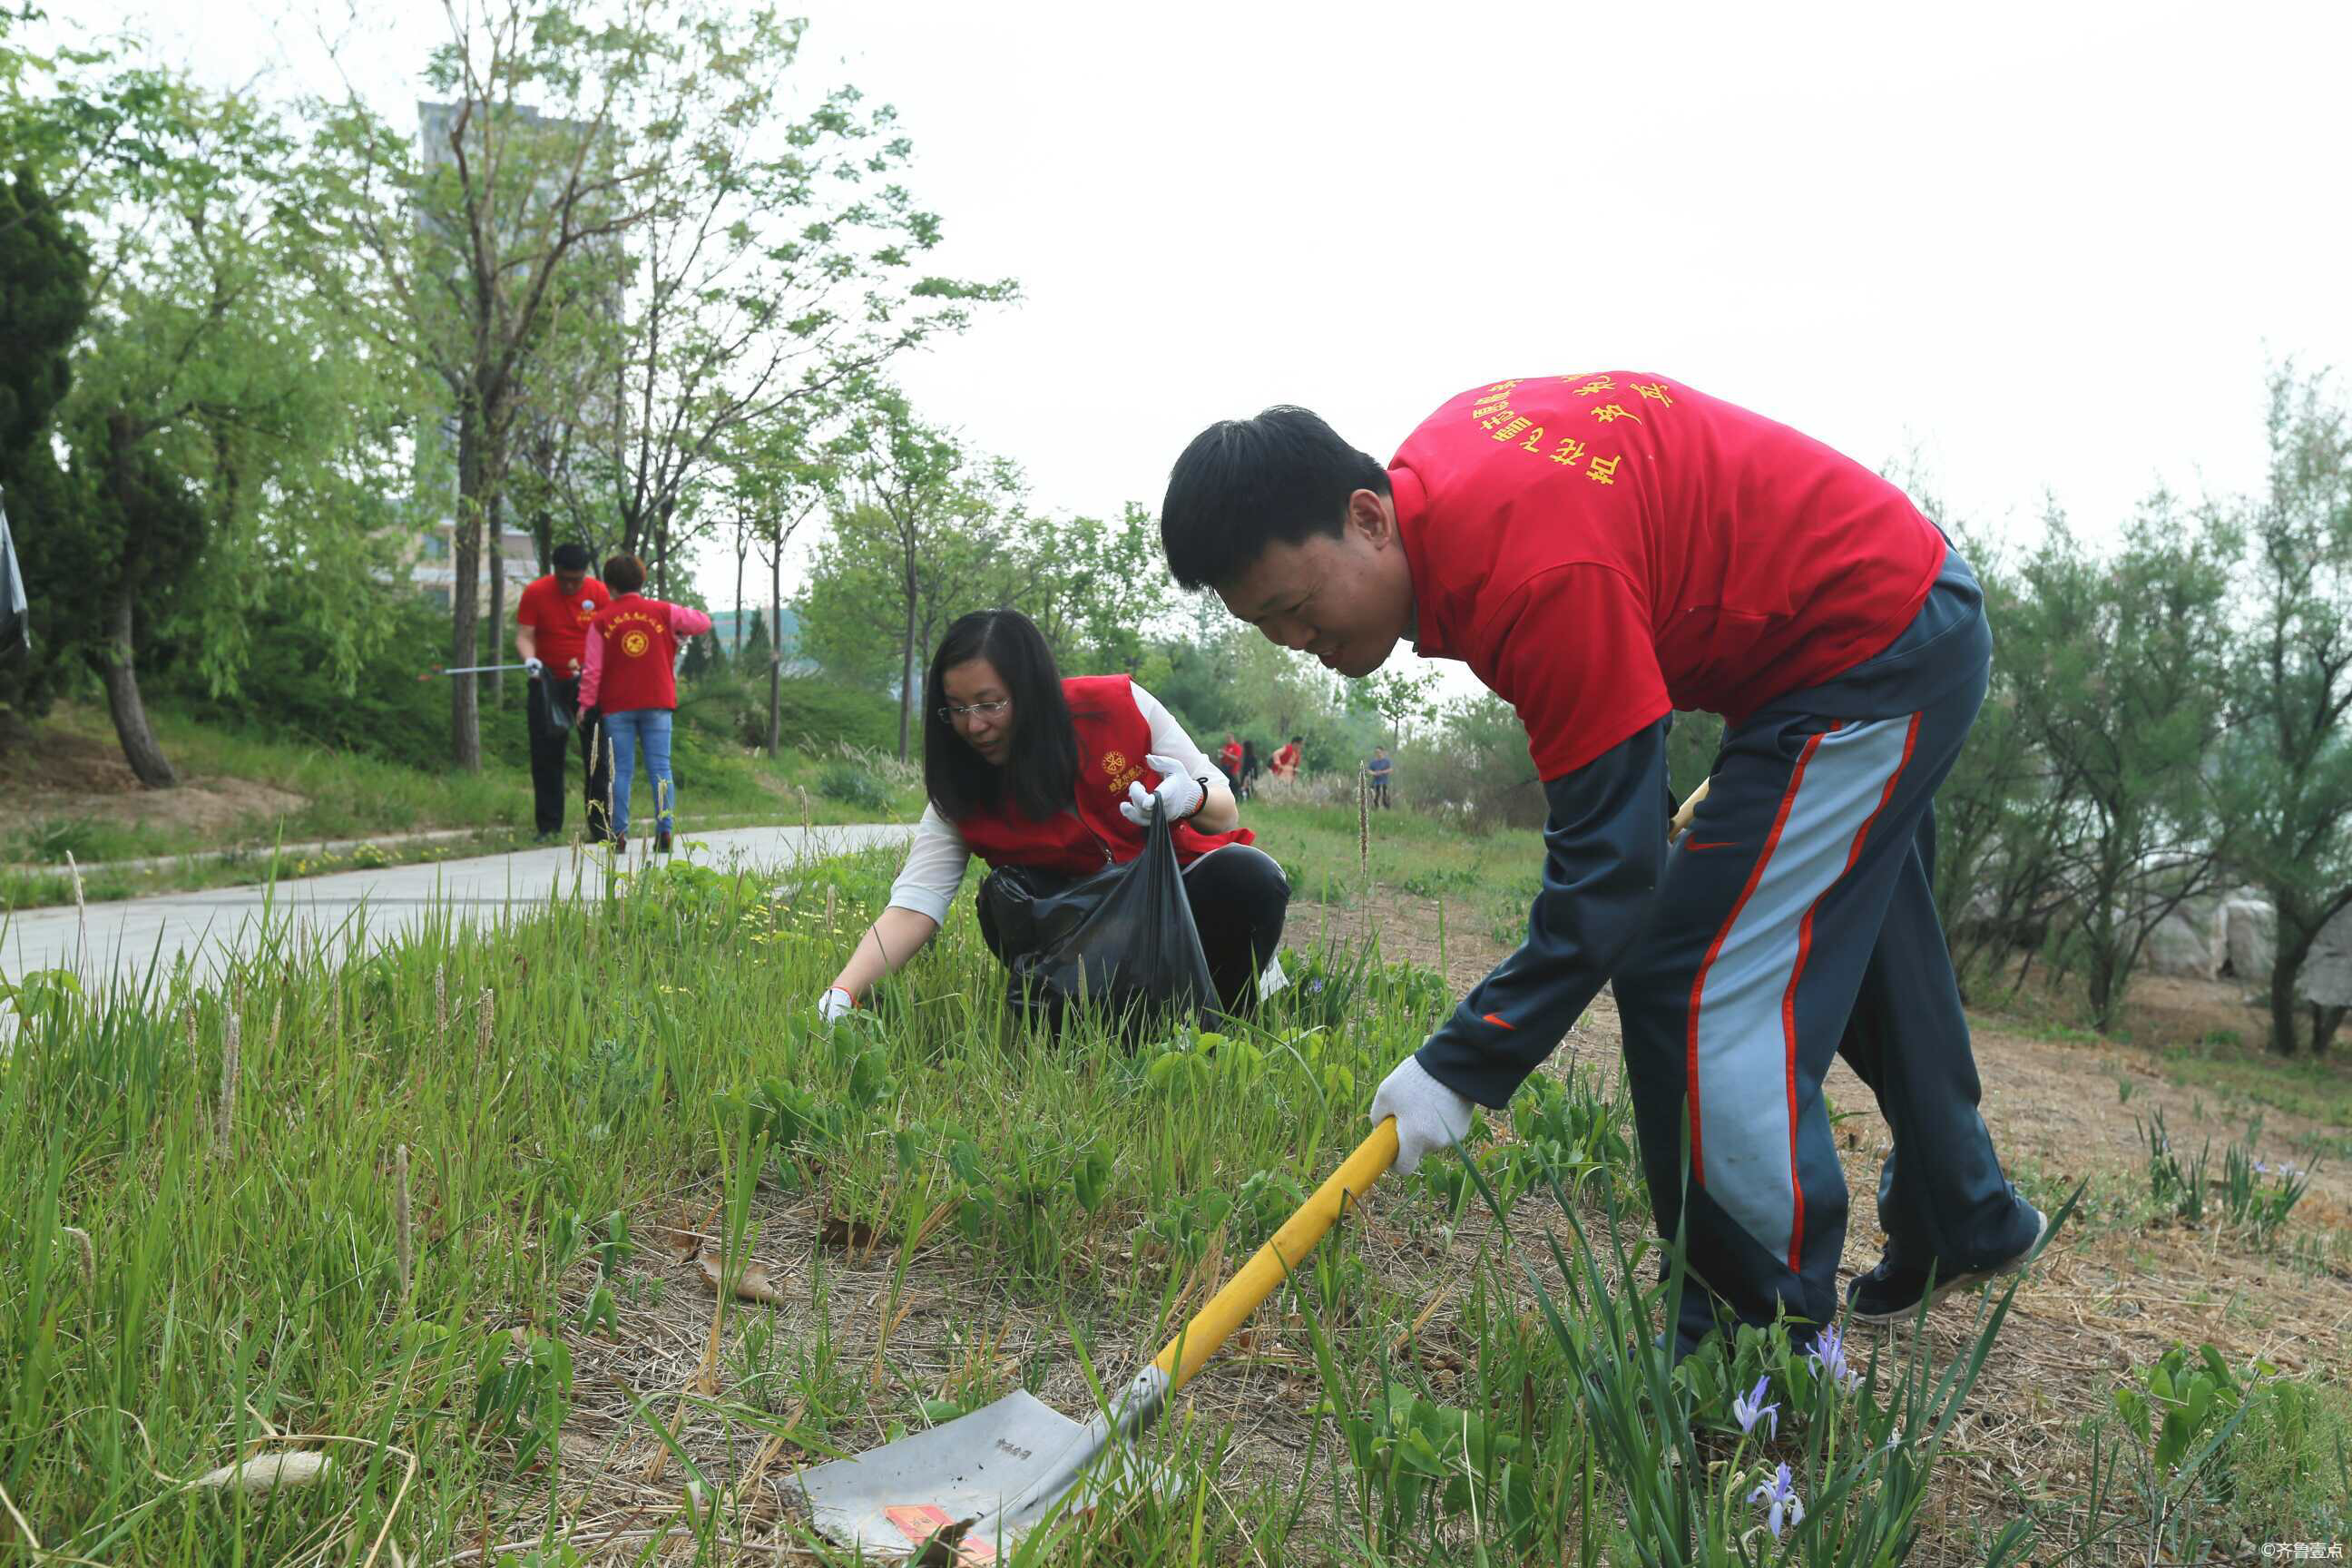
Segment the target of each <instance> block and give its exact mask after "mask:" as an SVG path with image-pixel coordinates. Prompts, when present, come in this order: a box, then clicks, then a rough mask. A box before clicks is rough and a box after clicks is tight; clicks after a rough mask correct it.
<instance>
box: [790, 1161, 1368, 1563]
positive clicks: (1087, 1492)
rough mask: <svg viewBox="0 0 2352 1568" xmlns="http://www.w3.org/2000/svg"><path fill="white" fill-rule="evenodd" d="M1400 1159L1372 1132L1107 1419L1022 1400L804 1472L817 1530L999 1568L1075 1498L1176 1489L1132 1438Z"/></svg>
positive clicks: (875, 1548) (867, 1544) (928, 1557)
mask: <svg viewBox="0 0 2352 1568" xmlns="http://www.w3.org/2000/svg"><path fill="white" fill-rule="evenodd" d="M1396 1152H1397V1133H1396V1120H1395V1118H1393V1117H1391V1118H1390V1119H1388V1120H1387V1121H1382V1122H1381V1124H1380V1125H1379V1126H1378V1127H1375V1128H1374V1129H1372V1134H1371V1136H1370V1137H1369V1138H1367V1139H1365V1140H1364V1141H1363V1142H1362V1143H1361V1144H1360V1145H1359V1146H1358V1148H1357V1150H1356V1152H1354V1153H1352V1154H1350V1155H1349V1156H1348V1158H1347V1161H1346V1162H1345V1163H1343V1164H1341V1165H1340V1167H1339V1169H1338V1170H1337V1171H1334V1172H1333V1173H1331V1177H1330V1179H1329V1180H1328V1181H1327V1182H1325V1183H1324V1184H1323V1185H1322V1186H1321V1187H1319V1188H1318V1189H1317V1191H1316V1193H1315V1195H1314V1196H1313V1197H1311V1198H1308V1199H1307V1202H1306V1205H1304V1206H1303V1207H1301V1208H1300V1209H1299V1211H1298V1212H1297V1214H1295V1215H1291V1216H1290V1218H1289V1219H1288V1220H1287V1221H1286V1222H1285V1223H1284V1225H1283V1226H1282V1228H1281V1229H1280V1230H1277V1231H1276V1232H1275V1233H1274V1239H1273V1240H1271V1241H1269V1242H1267V1243H1266V1244H1265V1246H1264V1247H1259V1248H1258V1249H1257V1253H1256V1256H1255V1257H1253V1258H1251V1259H1250V1260H1249V1262H1248V1263H1246V1264H1244V1266H1243V1268H1242V1271H1241V1272H1240V1273H1238V1274H1236V1275H1234V1278H1233V1279H1232V1281H1231V1282H1230V1283H1228V1284H1227V1285H1226V1286H1225V1288H1224V1289H1222V1290H1220V1291H1218V1292H1217V1293H1216V1294H1215V1295H1214V1296H1213V1297H1211V1298H1210V1299H1209V1301H1208V1304H1207V1305H1205V1306H1203V1307H1202V1309H1201V1310H1199V1311H1198V1312H1196V1313H1194V1314H1193V1315H1192V1321H1191V1322H1189V1323H1187V1324H1185V1325H1184V1327H1183V1329H1182V1330H1181V1331H1180V1332H1179V1333H1178V1334H1177V1335H1176V1337H1175V1338H1174V1339H1172V1340H1170V1341H1169V1342H1168V1344H1167V1347H1166V1348H1165V1349H1163V1350H1162V1351H1161V1352H1160V1354H1159V1355H1158V1356H1157V1357H1155V1358H1154V1359H1153V1361H1152V1363H1151V1364H1150V1366H1147V1367H1145V1368H1144V1369H1143V1370H1142V1371H1141V1372H1139V1373H1136V1374H1135V1377H1134V1378H1133V1379H1132V1380H1131V1381H1130V1382H1129V1384H1127V1386H1126V1388H1125V1389H1123V1390H1122V1391H1121V1392H1120V1393H1119V1394H1118V1398H1116V1399H1115V1400H1113V1401H1112V1402H1111V1406H1110V1409H1109V1410H1108V1411H1107V1412H1097V1414H1096V1415H1095V1416H1094V1417H1093V1419H1091V1420H1089V1421H1087V1422H1085V1423H1084V1424H1081V1423H1078V1422H1076V1421H1072V1420H1070V1419H1069V1418H1068V1417H1067V1416H1065V1415H1062V1414H1060V1413H1059V1412H1058V1411H1056V1410H1055V1409H1054V1408H1053V1407H1052V1406H1051V1405H1046V1404H1045V1403H1044V1402H1043V1401H1041V1400H1038V1399H1036V1398H1034V1397H1033V1396H1032V1395H1030V1394H1026V1393H1021V1392H1016V1393H1013V1394H1006V1395H1005V1396H1004V1397H1003V1398H1002V1399H1000V1400H998V1401H997V1402H996V1403H995V1404H993V1405H988V1406H987V1407H985V1408H984V1409H980V1410H975V1411H973V1412H972V1413H971V1415H961V1416H958V1417H957V1418H956V1419H955V1420H953V1421H950V1422H947V1423H946V1424H944V1425H943V1426H934V1427H932V1428H931V1429H930V1430H929V1431H928V1432H918V1433H916V1434H915V1435H914V1436H911V1437H901V1438H900V1439H898V1441H897V1442H895V1443H889V1444H886V1445H884V1446H883V1447H879V1448H876V1449H874V1450H872V1451H871V1452H868V1453H864V1454H859V1455H856V1456H855V1457H854V1458H846V1459H835V1460H834V1461H833V1462H832V1463H830V1464H824V1465H819V1466H817V1467H815V1468H813V1469H809V1470H804V1471H803V1472H802V1473H801V1475H800V1477H799V1486H800V1489H801V1492H802V1495H803V1496H804V1497H806V1498H807V1499H808V1501H809V1507H810V1510H811V1511H812V1513H813V1514H814V1519H815V1523H816V1527H817V1529H818V1530H819V1531H822V1532H823V1533H824V1534H825V1535H827V1536H829V1537H831V1538H832V1539H833V1540H835V1541H837V1542H841V1543H842V1544H843V1545H845V1546H853V1547H856V1548H857V1549H858V1550H859V1551H860V1552H872V1553H874V1554H876V1555H877V1556H885V1557H899V1556H904V1555H906V1554H907V1553H908V1552H919V1554H920V1555H919V1558H918V1560H917V1561H918V1565H919V1568H953V1565H955V1564H958V1563H994V1562H996V1561H997V1559H998V1555H999V1553H1001V1552H1003V1550H1004V1548H1005V1547H1006V1546H1008V1545H1010V1544H1011V1543H1012V1542H1013V1540H1014V1539H1016V1538H1017V1537H1018V1536H1020V1535H1021V1534H1022V1533H1023V1532H1024V1531H1026V1530H1028V1529H1029V1528H1030V1527H1031V1526H1033V1525H1034V1524H1036V1523H1037V1522H1038V1521H1040V1520H1042V1519H1044V1518H1045V1516H1046V1515H1047V1514H1048V1513H1050V1512H1052V1511H1053V1510H1055V1508H1056V1507H1057V1506H1059V1505H1060V1504H1061V1503H1062V1502H1063V1501H1064V1500H1065V1499H1069V1500H1070V1501H1071V1502H1072V1504H1073V1506H1074V1510H1076V1511H1083V1510H1086V1509H1087V1508H1090V1507H1092V1506H1093V1505H1094V1503H1095V1502H1097V1501H1098V1500H1100V1499H1102V1498H1103V1497H1105V1496H1108V1495H1111V1494H1113V1493H1115V1492H1116V1491H1118V1489H1120V1488H1121V1487H1123V1486H1132V1485H1138V1484H1139V1485H1144V1486H1149V1487H1150V1488H1152V1489H1156V1490H1160V1491H1163V1492H1164V1491H1168V1490H1172V1483H1171V1481H1170V1480H1169V1478H1168V1477H1167V1476H1166V1475H1165V1474H1164V1472H1161V1471H1160V1470H1159V1469H1158V1468H1156V1467H1154V1466H1151V1465H1150V1464H1148V1463H1147V1462H1145V1461H1144V1460H1142V1459H1141V1458H1139V1457H1138V1456H1137V1455H1136V1454H1134V1453H1133V1452H1132V1450H1130V1449H1129V1447H1127V1440H1129V1439H1131V1438H1133V1437H1134V1436H1136V1435H1137V1434H1139V1433H1140V1432H1141V1431H1143V1429H1144V1428H1145V1427H1147V1426H1150V1425H1151V1423H1152V1422H1153V1420H1155V1419H1156V1418H1157V1417H1158V1416H1159V1415H1160V1409H1161V1408H1162V1406H1163V1405H1165V1404H1166V1403H1167V1400H1168V1396H1169V1395H1170V1394H1173V1393H1175V1392H1176V1391H1177V1390H1178V1389H1180V1388H1181V1387H1183V1386H1184V1384H1187V1383H1189V1382H1191V1381H1192V1374H1193V1373H1197V1372H1199V1371H1200V1370H1201V1368H1202V1366H1203V1365H1205V1364H1206V1363H1207V1362H1208V1360H1209V1358H1210V1357H1211V1356H1213V1355H1214V1354H1216V1353H1217V1351H1218V1348H1219V1347H1220V1346H1222V1345H1223V1343H1224V1342H1225V1340H1226V1338H1227V1337H1228V1336H1230V1335H1231V1334H1232V1333H1233V1331H1234V1330H1235V1329H1238V1328H1239V1327H1241V1325H1242V1324H1243V1322H1244V1321H1246V1320H1247V1319H1248V1317H1249V1315H1250V1314H1251V1313H1252V1312H1255V1311H1256V1310H1257V1308H1258V1303H1259V1302H1261V1301H1263V1300H1265V1299H1266V1297H1268V1296H1269V1295H1272V1294H1273V1293H1274V1288H1275V1287H1276V1285H1279V1284H1281V1283H1282V1281H1283V1279H1284V1278H1285V1277H1286V1276H1287V1275H1288V1274H1289V1273H1290V1271H1291V1270H1292V1269H1293V1268H1297V1265H1298V1262H1299V1260H1300V1259H1301V1258H1305V1257H1306V1256H1307V1253H1309V1252H1311V1251H1313V1250H1314V1248H1315V1244H1316V1243H1317V1242H1318V1241H1321V1240H1322V1239H1323V1233H1324V1232H1326V1231H1328V1230H1329V1229H1330V1228H1331V1226H1332V1225H1333V1224H1334V1223H1335V1222H1336V1221H1337V1220H1338V1219H1339V1215H1340V1214H1341V1212H1342V1211H1343V1210H1344V1209H1345V1208H1346V1207H1347V1205H1349V1204H1350V1203H1353V1202H1355V1201H1356V1200H1358V1199H1360V1197H1361V1196H1362V1195H1363V1194H1364V1192H1365V1190H1366V1189H1367V1188H1369V1187H1370V1185H1371V1184H1372V1183H1373V1182H1375V1181H1377V1180H1378V1179H1379V1178H1380V1175H1381V1172H1383V1171H1385V1170H1387V1169H1388V1168H1389V1165H1390V1163H1391V1162H1393V1161H1394V1160H1395V1159H1396ZM1114 1448H1116V1450H1117V1454H1116V1457H1115V1458H1113V1460H1112V1461H1111V1462H1110V1463H1109V1464H1107V1465H1105V1466H1103V1467H1101V1469H1100V1471H1099V1472H1097V1473H1095V1474H1092V1475H1089V1474H1088V1471H1089V1469H1090V1468H1093V1467H1094V1466H1095V1462H1096V1460H1097V1458H1101V1457H1102V1456H1103V1455H1104V1454H1105V1453H1106V1452H1107V1451H1108V1450H1112V1449H1114ZM1073 1493H1075V1494H1076V1495H1075V1496H1073Z"/></svg>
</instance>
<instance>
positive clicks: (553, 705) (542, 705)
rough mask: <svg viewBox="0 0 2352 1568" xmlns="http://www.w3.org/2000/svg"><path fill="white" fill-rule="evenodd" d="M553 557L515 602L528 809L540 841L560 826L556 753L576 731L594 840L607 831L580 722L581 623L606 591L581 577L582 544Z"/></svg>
mask: <svg viewBox="0 0 2352 1568" xmlns="http://www.w3.org/2000/svg"><path fill="white" fill-rule="evenodd" d="M552 563H553V565H554V567H555V570H554V571H552V572H551V573H549V574H547V575H546V576H544V577H541V578H540V579H539V580H538V581H537V582H535V583H533V584H530V586H529V587H527V588H525V589H524V590H523V591H522V596H521V597H520V599H518V600H516V601H515V653H516V655H517V657H519V658H521V660H522V661H523V663H524V664H525V665H526V666H528V667H529V669H530V700H529V702H528V703H526V704H525V707H524V712H525V714H526V715H527V721H528V722H529V724H530V793H531V814H532V816H534V817H535V818H536V819H537V822H538V825H539V841H540V842H541V843H542V844H544V843H547V842H548V841H549V840H551V839H552V838H553V837H555V836H556V835H557V834H559V833H562V831H563V754H564V752H565V750H566V744H567V742H569V741H570V740H571V738H572V734H573V733H574V732H577V733H578V735H579V737H580V759H581V765H582V772H583V774H584V775H585V778H586V782H587V796H586V798H587V802H588V841H589V842H590V843H591V844H593V843H595V842H597V841H598V840H600V839H602V838H604V837H606V836H607V827H606V824H605V822H604V746H603V744H602V743H601V742H599V741H598V740H597V739H596V726H595V725H594V724H593V723H590V722H588V721H587V714H586V713H585V712H584V708H585V706H586V705H585V704H583V702H582V701H581V700H580V678H581V676H582V674H583V672H584V671H585V670H586V669H587V668H588V623H589V621H590V619H592V618H593V616H595V614H596V612H597V611H599V610H601V609H603V608H604V606H605V605H609V604H611V603H612V602H613V595H611V594H610V593H609V592H607V591H606V589H605V587H604V584H602V583H599V582H598V581H596V579H595V578H593V577H591V576H590V575H588V549H587V546H585V545H582V544H559V545H557V546H556V547H555V554H554V556H553V558H552Z"/></svg>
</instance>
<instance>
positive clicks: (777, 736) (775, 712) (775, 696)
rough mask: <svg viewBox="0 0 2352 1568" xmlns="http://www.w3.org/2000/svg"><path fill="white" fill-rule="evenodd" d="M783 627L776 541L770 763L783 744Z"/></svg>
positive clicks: (771, 578)
mask: <svg viewBox="0 0 2352 1568" xmlns="http://www.w3.org/2000/svg"><path fill="white" fill-rule="evenodd" d="M735 624H736V626H739V627H740V626H742V624H743V620H742V615H741V612H740V611H739V612H737V615H736V619H735ZM783 624H784V542H783V541H782V540H781V539H779V540H778V541H776V553H775V554H774V556H773V557H772V558H771V559H770V561H769V563H768V756H769V758H770V760H773V759H774V757H775V755H776V750H777V748H778V747H779V746H780V745H781V744H782V741H783V733H782V731H783V720H784V709H783V702H784V686H783V681H784V640H783V638H782V637H781V636H780V635H779V633H780V632H781V631H782V627H783Z"/></svg>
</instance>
